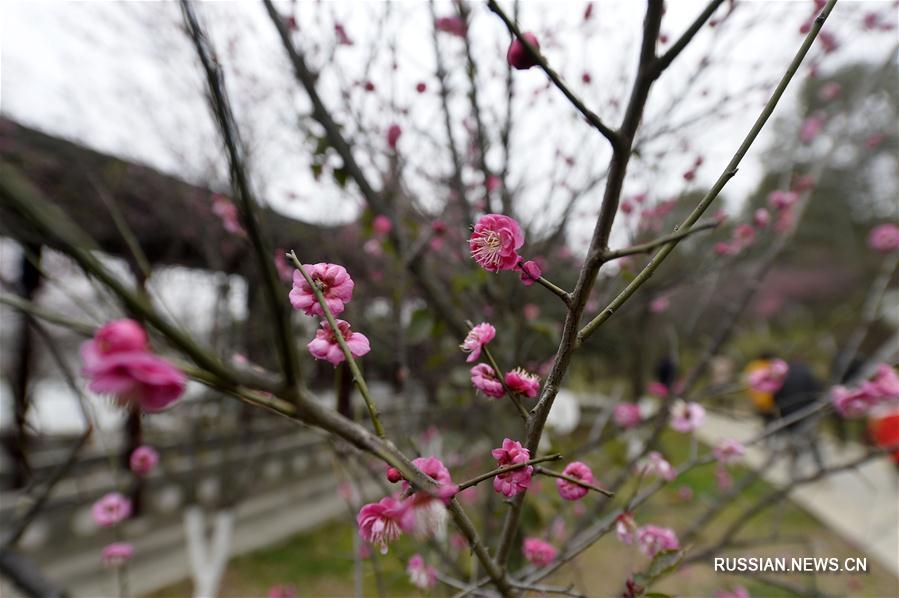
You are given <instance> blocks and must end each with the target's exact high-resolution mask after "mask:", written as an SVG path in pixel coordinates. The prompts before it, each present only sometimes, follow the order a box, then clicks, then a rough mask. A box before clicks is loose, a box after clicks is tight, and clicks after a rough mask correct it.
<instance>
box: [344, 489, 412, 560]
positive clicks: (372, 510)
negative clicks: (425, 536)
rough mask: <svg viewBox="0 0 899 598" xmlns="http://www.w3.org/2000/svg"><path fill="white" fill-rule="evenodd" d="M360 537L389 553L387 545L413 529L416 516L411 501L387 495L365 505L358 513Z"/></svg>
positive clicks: (384, 552) (383, 552) (382, 551)
mask: <svg viewBox="0 0 899 598" xmlns="http://www.w3.org/2000/svg"><path fill="white" fill-rule="evenodd" d="M356 524H357V525H358V526H359V537H361V538H362V539H363V540H365V541H366V542H368V543H370V544H375V545H377V546H379V547H380V548H381V554H387V545H388V544H389V543H391V542H393V541H394V540H396V539H397V538H399V537H400V535H402V533H403V532H404V531H409V530H411V529H412V526H413V524H414V517H413V514H412V509H411V504H410V503H409V501H405V500H397V499H395V498H393V497H391V496H385V497H384V498H382V499H381V500H379V501H378V502H376V503H369V504H367V505H364V506H363V507H362V508H361V509H360V510H359V514H358V515H356Z"/></svg>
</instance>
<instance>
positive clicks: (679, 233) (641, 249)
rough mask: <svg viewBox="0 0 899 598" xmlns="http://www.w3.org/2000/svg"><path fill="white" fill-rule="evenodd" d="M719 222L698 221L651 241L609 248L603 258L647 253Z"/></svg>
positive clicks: (609, 259) (609, 258)
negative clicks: (620, 247)
mask: <svg viewBox="0 0 899 598" xmlns="http://www.w3.org/2000/svg"><path fill="white" fill-rule="evenodd" d="M719 222H720V221H718V220H710V221H708V222H700V223H698V224H696V225H695V226H693V227H691V228H689V229H687V230H676V231H675V232H673V233H671V234H668V235H664V236H662V237H659V238H658V239H653V240H652V241H647V242H646V243H640V244H638V245H631V246H630V247H624V248H622V249H610V250H609V251H607V252H605V253H604V254H603V260H604V261H607V262H608V261H611V260H617V259H618V258H622V257H624V256H627V255H636V254H639V253H649V252H650V251H652V250H653V249H656V248H657V247H659V246H661V245H664V244H665V243H669V242H671V241H679V240H681V239H683V238H684V237H688V236H690V235H692V234H694V233H698V232H700V231H704V230H708V229H710V228H715V227H716V226H718V224H719Z"/></svg>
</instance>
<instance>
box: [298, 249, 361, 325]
mask: <svg viewBox="0 0 899 598" xmlns="http://www.w3.org/2000/svg"><path fill="white" fill-rule="evenodd" d="M303 270H304V271H305V272H306V274H308V275H309V278H311V279H312V282H314V283H315V285H316V286H317V287H318V288H319V289H320V290H321V292H322V295H324V297H325V303H326V304H327V306H328V309H330V310H331V314H332V315H335V316H336V315H339V314H340V313H341V312H343V310H344V308H345V307H346V304H347V303H349V302H350V299H352V298H353V287H355V286H356V285H355V283H354V282H353V279H352V278H350V275H349V273H348V272H347V271H346V268H344V267H343V266H338V265H337V264H327V263H324V262H322V263H318V264H312V265H309V264H303ZM290 304H291V305H292V306H293V308H294V309H296V310H299V311H302V312H303V313H305V314H306V315H307V316H320V317H324V315H325V311H324V310H323V309H322V306H321V304H320V303H319V302H318V300H317V299H316V298H315V292H314V291H313V289H312V287H311V286H309V283H308V282H306V278H305V277H304V276H303V273H302V272H300V271H299V270H294V272H293V289H291V291H290Z"/></svg>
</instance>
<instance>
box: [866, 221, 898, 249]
mask: <svg viewBox="0 0 899 598" xmlns="http://www.w3.org/2000/svg"><path fill="white" fill-rule="evenodd" d="M868 246H869V247H870V248H871V249H873V250H874V251H877V252H879V253H890V252H891V251H896V250H897V249H899V226H896V225H895V224H892V223H886V224H880V225H878V226H875V227H874V228H872V229H871V232H870V233H869V234H868Z"/></svg>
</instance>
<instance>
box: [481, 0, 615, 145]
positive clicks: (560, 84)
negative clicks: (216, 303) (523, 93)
mask: <svg viewBox="0 0 899 598" xmlns="http://www.w3.org/2000/svg"><path fill="white" fill-rule="evenodd" d="M487 7H488V8H489V9H490V10H492V11H493V12H494V13H496V15H497V16H498V17H499V18H500V19H502V21H503V23H505V24H506V27H507V28H508V29H509V33H511V34H512V35H513V36H514V37H515V38H517V39H518V41H520V42H521V43H522V45H524V47H525V48H526V49H527V51H528V53H529V54H531V56H532V57H533V58H534V59H535V60H536V61H537V64H538V65H539V66H540V68H541V69H543V72H544V73H546V76H547V77H549V80H550V81H552V83H553V85H555V86H556V87H557V88H558V89H559V91H561V92H562V95H564V96H565V97H566V98H567V99H568V101H569V102H571V104H572V105H573V106H574V107H575V108H576V109H577V111H578V112H580V113H581V114H582V115H583V116H584V118H586V119H587V122H588V123H590V125H591V126H593V128H595V129H596V130H597V131H599V132H600V133H602V135H603V137H605V138H606V139H608V140H609V143H611V144H612V147H613V148H615V147H618V145H619V144H620V142H621V138H620V136H619V135H618V133H616V132H615V131H613V130H612V129H611V128H609V127H608V126H607V125H606V124H605V123H603V122H602V120H601V119H600V118H599V116H597V115H596V113H595V112H593V111H592V110H590V109H589V108H587V105H586V104H584V102H583V100H581V99H580V98H579V97H577V96H576V95H575V94H574V92H573V91H571V89H569V88H568V86H567V85H566V84H565V82H564V81H562V78H561V77H560V76H559V74H558V73H557V72H556V71H554V70H553V69H552V68H551V67H550V66H549V63H548V62H547V61H546V58H544V57H543V55H542V54H541V53H540V50H538V49H537V48H535V47H534V45H533V44H531V42H529V41H528V40H527V39H525V37H524V35H523V34H522V32H521V29H519V28H518V25H516V24H515V22H514V21H513V20H512V19H511V18H509V15H507V14H506V13H505V12H504V11H503V9H502V8H500V7H499V4H497V3H496V1H495V0H488V1H487Z"/></svg>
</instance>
